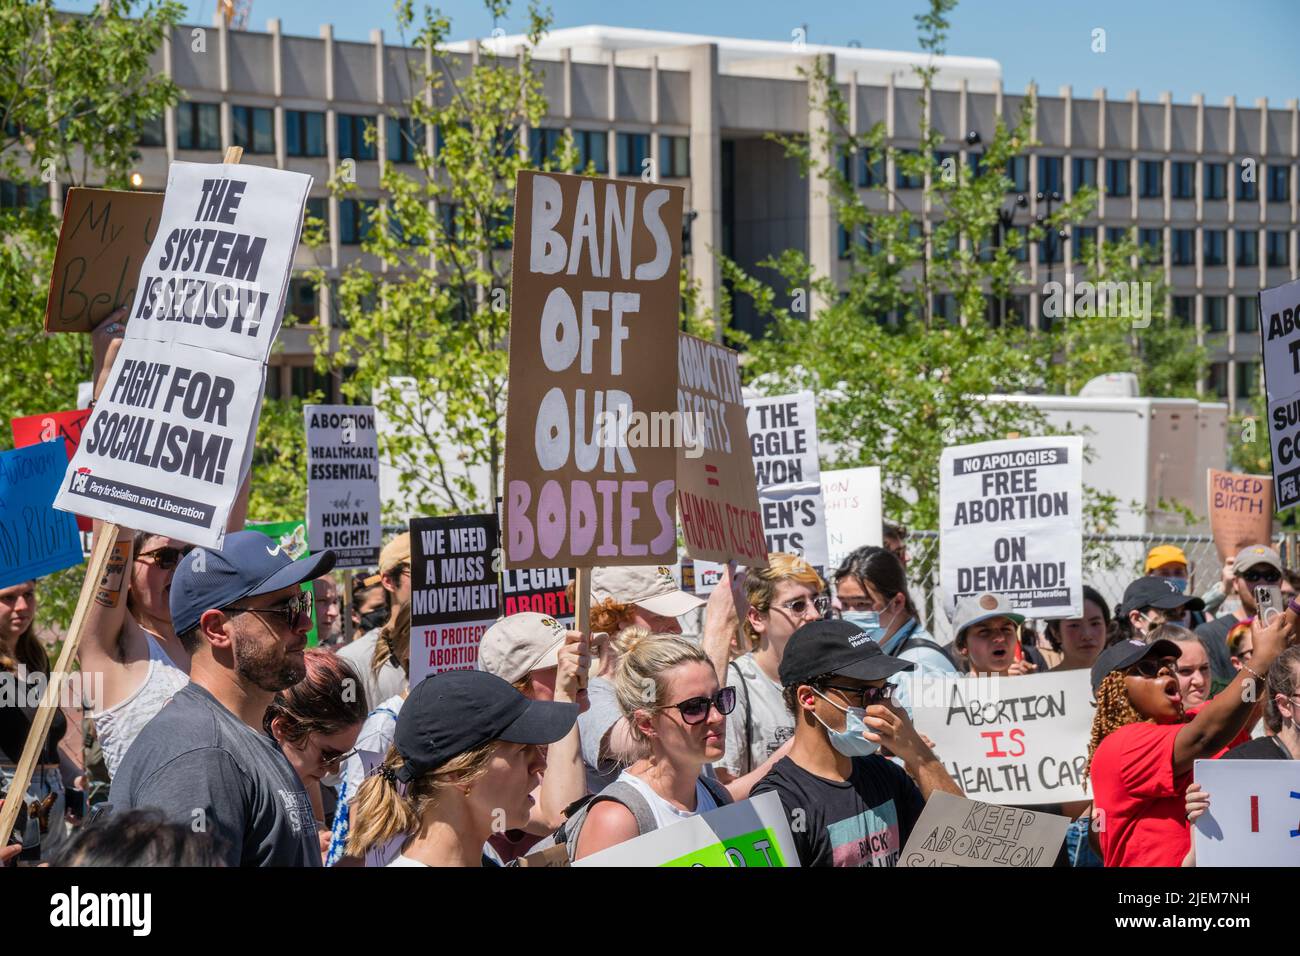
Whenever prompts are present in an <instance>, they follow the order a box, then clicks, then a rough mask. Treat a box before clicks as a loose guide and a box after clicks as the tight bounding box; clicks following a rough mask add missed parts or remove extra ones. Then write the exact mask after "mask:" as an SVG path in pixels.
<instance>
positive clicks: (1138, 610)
mask: <svg viewBox="0 0 1300 956" xmlns="http://www.w3.org/2000/svg"><path fill="white" fill-rule="evenodd" d="M1204 608H1205V602H1203V601H1202V600H1201V599H1200V598H1198V597H1188V596H1187V595H1186V594H1184V593H1183V592H1182V591H1180V590H1178V588H1177V586H1176V585H1175V584H1174V583H1173V582H1171V581H1170V580H1169V579H1168V578H1159V577H1141V578H1138V579H1137V580H1136V581H1134V582H1133V583H1132V584H1130V585H1129V586H1128V587H1126V588H1125V589H1124V598H1123V600H1122V601H1120V605H1119V609H1118V610H1117V611H1116V613H1115V616H1116V618H1117V619H1118V621H1119V624H1120V628H1121V639H1124V638H1130V637H1135V638H1138V639H1139V640H1146V639H1147V636H1148V635H1149V634H1150V633H1151V632H1152V631H1153V630H1155V629H1156V628H1157V627H1159V626H1160V625H1162V624H1177V625H1179V626H1180V627H1186V626H1187V624H1186V622H1187V621H1188V620H1189V619H1190V617H1191V614H1192V612H1193V611H1200V610H1203V609H1204Z"/></svg>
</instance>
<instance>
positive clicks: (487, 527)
mask: <svg viewBox="0 0 1300 956" xmlns="http://www.w3.org/2000/svg"><path fill="white" fill-rule="evenodd" d="M497 539H498V529H497V516H496V515H448V516H445V517H442V518H412V519H411V675H410V686H412V687H414V686H415V685H416V684H418V683H419V682H420V681H422V680H424V678H426V677H428V676H429V675H430V674H441V673H442V672H443V671H455V670H474V669H475V668H476V667H477V666H478V645H479V641H480V640H481V639H482V637H483V633H484V632H485V631H486V630H487V629H488V628H489V627H491V626H492V625H493V624H494V623H495V622H496V620H497V618H498V617H500V616H501V610H500V608H501V593H500V586H499V583H498V581H497V568H496V567H495V566H494V565H493V556H494V552H496V549H497Z"/></svg>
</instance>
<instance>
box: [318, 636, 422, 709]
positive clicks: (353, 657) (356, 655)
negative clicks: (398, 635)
mask: <svg viewBox="0 0 1300 956" xmlns="http://www.w3.org/2000/svg"><path fill="white" fill-rule="evenodd" d="M380 630H382V628H378V627H376V628H373V629H371V630H369V631H366V633H364V634H362V635H361V636H360V637H358V638H357V639H356V640H355V641H353V642H352V643H351V644H344V645H343V646H342V647H340V648H339V649H338V650H337V651H336V652H335V653H336V654H337V655H338V656H339V657H341V658H342V659H343V660H345V661H347V662H348V663H349V664H350V665H352V669H353V670H354V671H356V672H357V676H358V677H360V678H361V686H362V687H364V688H365V690H366V706H367V707H369V708H370V709H372V710H373V709H374V708H376V707H378V706H379V704H380V702H381V701H385V700H388V698H390V697H395V696H396V695H398V694H400V693H401V692H402V691H404V690H406V672H405V671H404V670H402V668H401V665H399V664H397V663H395V662H394V661H393V659H392V658H391V657H390V658H389V659H388V660H386V661H384V664H383V666H382V667H380V668H379V673H378V674H376V673H375V672H374V671H373V670H371V668H370V662H371V661H372V660H373V659H374V656H375V645H376V644H378V643H379V632H380Z"/></svg>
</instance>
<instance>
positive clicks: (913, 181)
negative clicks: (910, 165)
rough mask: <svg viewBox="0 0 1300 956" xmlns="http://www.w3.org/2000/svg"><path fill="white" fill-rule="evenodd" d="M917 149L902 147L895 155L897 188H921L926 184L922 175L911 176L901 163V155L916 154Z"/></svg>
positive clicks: (895, 184) (895, 182) (895, 181)
mask: <svg viewBox="0 0 1300 956" xmlns="http://www.w3.org/2000/svg"><path fill="white" fill-rule="evenodd" d="M916 155H918V153H917V151H916V150H914V149H900V150H898V152H897V153H896V154H895V156H894V188H896V189H920V188H921V186H922V185H924V180H923V179H922V177H920V176H909V175H908V174H907V173H906V172H905V171H904V170H903V164H902V163H900V162H899V161H898V160H899V157H901V156H916Z"/></svg>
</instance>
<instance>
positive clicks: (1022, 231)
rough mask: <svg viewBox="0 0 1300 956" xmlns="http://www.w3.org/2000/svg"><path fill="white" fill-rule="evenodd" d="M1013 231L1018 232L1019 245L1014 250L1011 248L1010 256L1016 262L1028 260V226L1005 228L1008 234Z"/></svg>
mask: <svg viewBox="0 0 1300 956" xmlns="http://www.w3.org/2000/svg"><path fill="white" fill-rule="evenodd" d="M1013 232H1014V233H1018V234H1019V236H1020V245H1018V246H1017V247H1016V248H1015V249H1014V250H1012V252H1011V256H1012V258H1013V259H1015V260H1016V261H1017V262H1028V261H1029V227H1028V226H1012V227H1011V228H1010V229H1008V230H1007V233H1008V234H1010V233H1013Z"/></svg>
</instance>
